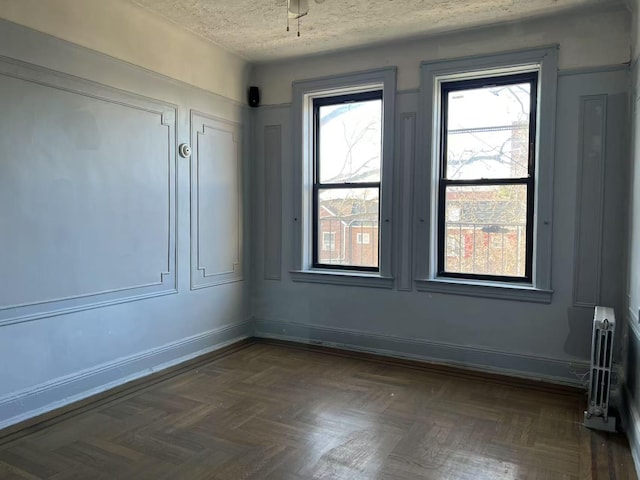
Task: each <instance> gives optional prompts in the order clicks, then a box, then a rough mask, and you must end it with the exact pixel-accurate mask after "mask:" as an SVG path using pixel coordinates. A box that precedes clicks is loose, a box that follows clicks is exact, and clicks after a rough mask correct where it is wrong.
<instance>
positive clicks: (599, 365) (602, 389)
mask: <svg viewBox="0 0 640 480" xmlns="http://www.w3.org/2000/svg"><path fill="white" fill-rule="evenodd" d="M615 326H616V320H615V315H614V312H613V309H612V308H607V307H596V310H595V315H594V318H593V331H592V338H591V381H590V382H589V407H588V410H587V412H585V424H587V426H589V425H588V424H589V423H591V424H594V425H595V424H596V422H594V420H595V419H594V418H593V417H600V424H601V425H604V426H606V424H607V422H608V417H609V392H610V390H611V368H612V357H613V335H614V332H615ZM613 420H614V421H613V422H611V423H612V424H613V425H615V419H613ZM596 428H602V427H596ZM614 428H615V427H614Z"/></svg>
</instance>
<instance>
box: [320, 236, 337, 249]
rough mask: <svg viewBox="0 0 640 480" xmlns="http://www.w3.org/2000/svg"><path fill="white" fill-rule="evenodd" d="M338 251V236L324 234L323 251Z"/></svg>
mask: <svg viewBox="0 0 640 480" xmlns="http://www.w3.org/2000/svg"><path fill="white" fill-rule="evenodd" d="M335 249H336V234H335V232H322V250H325V251H327V250H329V251H332V250H335Z"/></svg>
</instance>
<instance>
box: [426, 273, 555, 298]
mask: <svg viewBox="0 0 640 480" xmlns="http://www.w3.org/2000/svg"><path fill="white" fill-rule="evenodd" d="M415 284H416V289H417V290H418V291H419V292H434V293H445V294H451V295H465V296H468V297H483V298H497V299H501V300H515V301H519V302H531V303H551V297H552V295H553V290H543V289H540V288H535V287H532V286H530V285H518V284H514V283H497V282H495V283H494V282H491V283H490V282H477V281H473V280H450V279H442V278H437V279H428V280H427V279H417V280H415Z"/></svg>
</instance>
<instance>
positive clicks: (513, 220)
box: [413, 47, 558, 303]
mask: <svg viewBox="0 0 640 480" xmlns="http://www.w3.org/2000/svg"><path fill="white" fill-rule="evenodd" d="M557 74H558V52H557V47H550V48H538V49H531V50H523V51H520V52H509V53H502V54H496V55H488V56H477V57H472V58H461V59H453V60H438V61H434V62H424V63H423V64H422V66H421V84H420V99H421V105H420V109H421V110H422V112H423V114H422V115H421V117H420V125H419V128H420V129H421V133H420V135H419V138H420V141H421V144H420V149H419V155H420V157H419V160H418V161H417V162H416V167H415V176H416V185H418V186H422V190H421V191H419V203H418V204H417V206H416V208H417V215H418V218H419V222H418V224H417V227H416V230H415V238H414V243H415V244H416V245H417V249H416V252H417V255H416V259H415V262H416V263H415V265H414V266H413V271H414V272H415V278H414V280H415V285H416V288H417V289H418V290H420V291H430V292H439V293H450V294H462V295H471V296H480V297H492V298H502V299H513V300H522V301H531V302H540V303H549V302H550V301H551V296H552V290H551V245H552V237H551V235H552V222H551V220H552V212H553V203H552V200H553V178H554V177H553V164H554V150H555V139H554V134H555V106H556V90H557Z"/></svg>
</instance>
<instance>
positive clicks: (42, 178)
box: [0, 59, 175, 323]
mask: <svg viewBox="0 0 640 480" xmlns="http://www.w3.org/2000/svg"><path fill="white" fill-rule="evenodd" d="M0 110H1V111H3V112H11V115H0V158H1V160H0V245H2V248H1V249H0V278H1V279H2V281H1V282H0V283H1V284H2V288H0V323H6V322H13V321H17V320H20V319H24V318H31V317H33V316H47V315H49V314H51V313H55V312H56V311H59V310H68V309H72V310H73V309H78V308H86V307H87V306H90V305H92V304H98V303H101V304H102V303H104V302H112V301H122V300H123V299H126V298H134V297H139V296H140V295H148V294H158V293H163V292H167V291H174V290H175V278H174V276H173V272H174V270H175V265H174V263H175V258H174V244H175V242H174V237H175V228H174V214H175V209H174V203H175V201H174V195H175V158H174V145H175V109H174V108H173V107H171V106H169V105H166V104H162V103H160V102H155V101H150V100H147V99H144V98H142V97H138V96H136V95H132V94H127V93H123V92H120V91H116V90H112V89H108V88H106V87H102V86H99V85H96V84H93V83H91V82H88V81H84V80H80V79H77V78H75V77H67V76H65V75H62V74H56V72H53V71H50V70H45V69H32V68H28V67H26V66H24V65H21V64H19V63H16V62H11V61H3V60H1V59H0Z"/></svg>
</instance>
